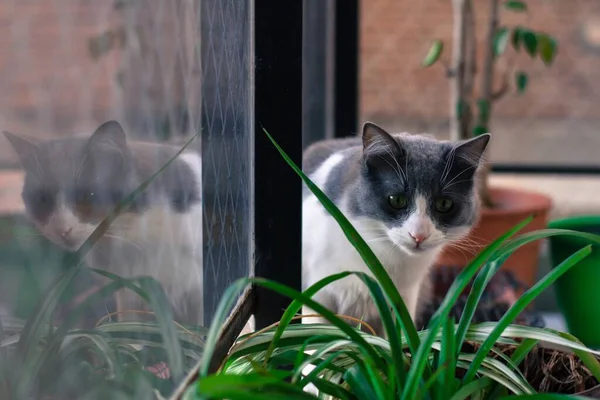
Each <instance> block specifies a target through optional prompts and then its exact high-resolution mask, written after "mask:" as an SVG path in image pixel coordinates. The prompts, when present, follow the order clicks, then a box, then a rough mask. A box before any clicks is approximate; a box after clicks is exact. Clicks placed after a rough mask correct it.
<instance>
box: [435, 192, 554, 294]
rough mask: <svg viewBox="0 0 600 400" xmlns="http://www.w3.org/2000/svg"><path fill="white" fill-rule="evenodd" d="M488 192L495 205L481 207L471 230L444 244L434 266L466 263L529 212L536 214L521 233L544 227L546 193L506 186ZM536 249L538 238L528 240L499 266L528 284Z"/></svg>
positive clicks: (533, 272) (534, 266)
mask: <svg viewBox="0 0 600 400" xmlns="http://www.w3.org/2000/svg"><path fill="white" fill-rule="evenodd" d="M490 195H491V197H492V200H493V202H494V203H495V204H497V205H498V206H497V207H495V208H493V209H482V211H481V218H480V220H479V222H478V223H477V224H476V225H475V227H474V228H473V230H472V232H471V234H470V235H469V236H468V237H467V238H466V239H465V240H463V241H462V242H461V243H458V244H456V245H454V246H450V247H448V248H446V249H445V250H444V252H443V253H442V254H441V256H440V258H439V259H438V261H437V263H436V266H437V267H448V266H453V267H464V266H466V265H467V264H468V262H469V261H470V260H472V259H473V258H474V257H475V256H476V255H477V254H478V253H480V252H481V250H482V249H483V248H485V246H487V245H488V244H490V243H491V242H492V241H493V240H494V239H496V238H498V237H499V236H501V235H502V234H504V233H506V232H507V231H508V230H509V229H511V228H513V227H514V226H515V225H516V224H518V223H519V222H521V221H523V220H524V219H525V218H527V217H528V216H530V215H535V217H534V219H533V221H531V222H530V223H529V224H528V225H527V226H526V227H525V228H524V229H523V230H522V231H521V232H520V233H525V232H531V231H535V230H538V229H544V228H546V224H547V220H548V212H549V210H550V208H551V206H552V201H551V199H550V198H549V197H547V196H545V195H543V194H539V193H535V192H528V191H524V190H521V189H508V188H490ZM539 252H540V242H539V241H536V242H533V243H529V244H527V245H525V246H523V247H521V248H520V249H519V250H517V251H516V252H515V253H514V254H513V255H511V256H510V257H509V258H508V259H507V260H506V262H505V263H504V265H503V266H502V268H503V269H505V270H509V271H512V272H513V274H514V276H515V278H517V279H518V280H519V281H520V282H522V283H523V284H525V285H527V286H531V285H532V284H533V283H535V277H536V273H537V268H538V260H539Z"/></svg>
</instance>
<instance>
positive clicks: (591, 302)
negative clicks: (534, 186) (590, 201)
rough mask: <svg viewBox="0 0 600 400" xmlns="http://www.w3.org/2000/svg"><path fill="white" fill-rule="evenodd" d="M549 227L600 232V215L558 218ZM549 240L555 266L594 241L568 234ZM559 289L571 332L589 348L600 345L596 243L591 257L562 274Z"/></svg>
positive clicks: (599, 273)
mask: <svg viewBox="0 0 600 400" xmlns="http://www.w3.org/2000/svg"><path fill="white" fill-rule="evenodd" d="M548 227H549V228H551V229H570V230H574V231H579V232H587V233H593V234H597V235H600V216H599V215H584V216H577V217H569V218H562V219H557V220H554V221H551V222H550V223H549V224H548ZM549 241H550V256H551V259H552V266H553V267H555V266H557V265H558V264H559V263H560V262H562V261H563V260H565V259H566V258H567V257H569V256H570V255H572V254H573V253H575V252H576V251H577V250H579V249H581V248H582V247H584V246H587V245H588V244H590V242H589V241H587V240H585V239H581V238H575V237H567V236H553V237H551V238H550V240H549ZM555 289H556V300H557V303H558V307H559V308H560V311H561V312H562V313H563V315H564V318H565V321H566V324H567V328H568V330H569V333H571V334H573V335H574V336H575V337H577V338H578V339H579V340H581V341H582V342H583V343H584V344H585V345H586V346H588V347H591V348H600V246H597V245H594V246H593V247H592V253H591V254H590V255H589V256H588V257H586V258H585V259H584V260H583V261H580V262H579V263H578V264H577V265H575V266H574V267H573V268H571V269H570V270H569V271H568V272H567V273H566V274H564V275H563V276H562V277H560V278H559V279H558V280H557V281H556V283H555Z"/></svg>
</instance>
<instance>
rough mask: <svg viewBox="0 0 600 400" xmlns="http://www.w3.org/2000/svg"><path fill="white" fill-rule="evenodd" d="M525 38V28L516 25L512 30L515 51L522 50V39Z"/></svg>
mask: <svg viewBox="0 0 600 400" xmlns="http://www.w3.org/2000/svg"><path fill="white" fill-rule="evenodd" d="M522 38H523V29H522V28H521V27H519V26H517V27H515V28H514V29H513V31H512V35H511V37H510V41H511V43H512V46H513V49H515V51H519V50H521V41H522Z"/></svg>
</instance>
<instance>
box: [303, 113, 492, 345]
mask: <svg viewBox="0 0 600 400" xmlns="http://www.w3.org/2000/svg"><path fill="white" fill-rule="evenodd" d="M490 137H491V136H490V134H483V135H479V136H477V137H475V138H473V139H470V140H465V141H460V142H450V141H440V140H436V139H433V138H430V137H428V136H424V135H411V134H408V133H402V134H390V133H388V132H386V131H385V130H384V129H383V128H381V127H379V126H378V125H376V124H374V123H372V122H366V123H365V124H364V125H363V129H362V138H358V137H353V138H344V139H332V140H325V141H320V142H317V143H314V144H312V145H310V146H309V147H308V148H307V149H306V150H305V151H304V154H303V170H304V172H305V174H306V175H308V176H309V178H310V179H311V180H312V181H313V182H314V183H315V184H316V185H317V186H318V187H319V188H320V189H321V190H323V191H324V193H325V194H326V195H327V196H328V197H329V198H330V199H331V200H332V201H333V202H334V203H335V204H336V206H337V207H338V208H339V209H340V211H341V212H342V213H343V214H344V215H345V216H346V218H348V220H349V221H350V222H351V223H352V225H353V226H354V227H355V228H356V230H357V231H358V232H359V234H360V235H361V236H362V237H363V239H364V240H365V241H366V242H367V244H368V245H369V246H370V247H371V249H372V250H373V252H374V253H375V255H376V256H377V258H378V259H379V260H380V261H381V263H382V265H383V266H384V268H385V269H386V271H387V272H388V274H389V275H390V277H391V279H392V280H393V282H394V284H395V285H396V287H397V288H398V291H399V293H400V295H401V296H402V298H403V300H404V302H405V304H406V306H407V309H408V311H409V313H410V315H411V317H412V319H413V321H414V320H416V318H417V315H418V310H419V307H420V306H421V305H422V304H423V303H424V302H426V301H427V298H428V294H429V292H430V290H431V289H430V288H429V272H430V269H431V268H432V266H433V264H434V262H435V260H436V258H437V257H438V255H439V254H440V252H441V251H442V249H443V248H444V246H447V245H449V244H450V243H455V242H457V241H459V240H460V239H461V238H463V237H464V236H466V235H467V234H468V233H469V231H470V230H471V228H472V227H473V225H474V224H475V223H476V222H477V220H478V216H479V208H480V204H479V200H478V197H477V193H476V180H477V176H478V173H477V172H478V171H479V170H480V168H479V167H480V165H481V164H482V160H483V155H484V151H485V149H486V147H487V144H488V142H489V139H490ZM302 212H303V223H302V285H303V288H304V289H306V288H307V287H309V286H310V285H312V284H314V283H315V282H317V281H319V280H321V279H323V278H324V277H326V276H328V275H332V274H335V273H339V272H342V271H362V272H367V273H370V272H369V269H368V267H367V266H366V264H365V262H364V261H363V260H362V258H361V257H360V255H359V254H358V252H357V251H356V250H355V249H354V248H353V247H352V245H351V244H350V242H349V241H348V239H347V238H346V237H345V235H344V234H343V232H342V230H341V228H340V227H339V225H338V224H337V222H336V221H335V220H334V219H333V217H332V216H330V215H329V214H328V213H327V211H326V210H325V209H324V208H323V207H322V206H321V204H320V203H319V202H318V200H317V198H316V197H315V196H314V195H313V194H312V193H311V192H309V191H308V189H306V188H305V189H304V193H303V204H302ZM313 299H314V300H316V301H318V302H320V303H321V304H322V305H324V306H326V307H327V308H328V309H330V310H331V311H333V312H335V313H337V314H342V315H346V316H350V317H354V318H358V319H361V320H363V321H364V322H366V324H368V325H369V326H371V327H372V328H373V329H374V330H375V332H376V333H377V334H378V335H380V336H381V335H383V334H384V332H383V326H382V323H381V320H380V318H379V316H378V315H379V313H378V312H377V310H376V308H375V305H374V304H373V302H372V300H371V298H370V295H369V292H368V290H367V287H366V286H365V285H364V284H363V283H362V282H361V281H359V279H358V278H357V277H356V276H349V277H346V278H343V279H342V280H339V281H336V282H334V283H332V284H330V285H328V286H326V287H325V288H323V289H322V290H320V291H319V292H318V293H317V294H316V295H315V296H314V297H313ZM311 313H314V312H313V311H312V310H310V309H308V308H304V310H303V314H305V315H306V314H311ZM321 321H322V319H321V318H304V319H303V322H304V323H311V322H321Z"/></svg>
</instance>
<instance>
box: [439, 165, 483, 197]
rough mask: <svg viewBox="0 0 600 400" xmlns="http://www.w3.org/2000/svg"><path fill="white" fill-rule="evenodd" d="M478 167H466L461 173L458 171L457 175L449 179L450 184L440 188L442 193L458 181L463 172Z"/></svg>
mask: <svg viewBox="0 0 600 400" xmlns="http://www.w3.org/2000/svg"><path fill="white" fill-rule="evenodd" d="M477 166H478V165H469V166H468V167H466V168H465V169H463V170H462V171H460V172H459V173H458V174H456V175H455V176H454V177H453V178H452V179H450V182H447V183H445V184H444V186H443V187H442V192H443V191H445V190H446V189H447V188H448V187H450V184H451V183H452V182H454V181H455V180H456V179H458V177H460V176H461V175H462V174H464V173H465V172H467V171H469V170H472V169H477Z"/></svg>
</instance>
